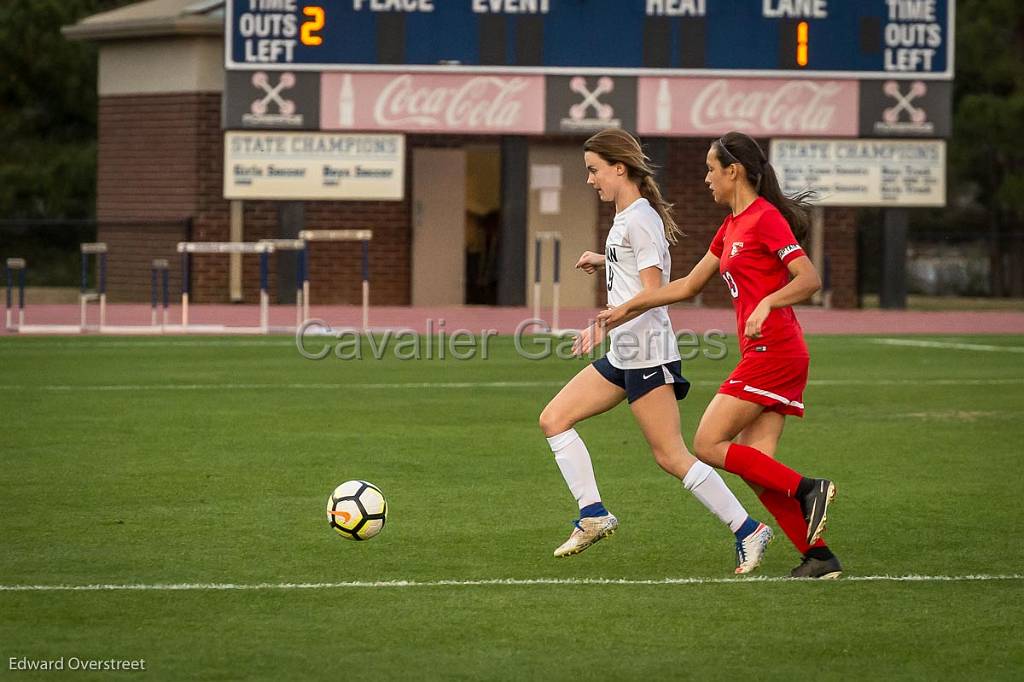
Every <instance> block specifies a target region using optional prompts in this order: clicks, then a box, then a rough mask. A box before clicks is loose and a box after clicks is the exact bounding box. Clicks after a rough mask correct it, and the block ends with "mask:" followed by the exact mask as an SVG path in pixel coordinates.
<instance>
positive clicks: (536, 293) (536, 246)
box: [533, 237, 541, 320]
mask: <svg viewBox="0 0 1024 682" xmlns="http://www.w3.org/2000/svg"><path fill="white" fill-rule="evenodd" d="M540 256H541V241H540V237H537V238H536V239H535V240H534V243H533V319H535V320H539V319H540Z"/></svg>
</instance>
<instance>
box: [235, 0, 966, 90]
mask: <svg viewBox="0 0 1024 682" xmlns="http://www.w3.org/2000/svg"><path fill="white" fill-rule="evenodd" d="M225 13H226V18H225V66H226V67H227V68H228V69H229V70H255V69H260V70H268V69H269V70H285V69H287V70H292V71H331V70H341V69H344V70H349V71H361V70H365V71H371V70H376V71H381V70H384V71H387V70H390V71H397V70H401V71H407V72H408V71H445V72H449V73H452V72H455V73H457V72H474V71H476V72H488V71H489V72H493V71H495V70H500V71H503V72H504V71H512V72H516V71H518V72H524V73H545V74H588V73H592V74H597V73H600V74H605V75H641V76H642V75H724V76H737V77H740V76H762V77H764V76H767V77H786V78H792V77H800V76H801V74H806V75H807V77H813V78H880V77H884V78H895V79H915V80H922V79H924V80H929V79H931V80H950V79H952V78H953V26H954V13H955V0H226V7H225Z"/></svg>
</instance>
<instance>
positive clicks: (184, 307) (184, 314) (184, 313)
mask: <svg viewBox="0 0 1024 682" xmlns="http://www.w3.org/2000/svg"><path fill="white" fill-rule="evenodd" d="M181 330H182V331H186V330H188V294H186V293H182V294H181Z"/></svg>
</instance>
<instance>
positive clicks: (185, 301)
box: [181, 251, 189, 332]
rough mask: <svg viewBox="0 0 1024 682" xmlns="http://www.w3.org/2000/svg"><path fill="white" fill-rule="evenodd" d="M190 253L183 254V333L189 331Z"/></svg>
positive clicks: (183, 252)
mask: <svg viewBox="0 0 1024 682" xmlns="http://www.w3.org/2000/svg"><path fill="white" fill-rule="evenodd" d="M188 261H189V257H188V251H182V252H181V331H183V332H184V331H186V330H187V329H188V290H189V283H188V279H189V278H188V265H189V263H188Z"/></svg>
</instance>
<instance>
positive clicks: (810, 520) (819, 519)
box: [800, 478, 836, 545]
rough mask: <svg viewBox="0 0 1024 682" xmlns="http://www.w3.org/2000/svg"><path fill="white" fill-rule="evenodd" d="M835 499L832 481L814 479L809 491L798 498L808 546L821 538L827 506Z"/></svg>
mask: <svg viewBox="0 0 1024 682" xmlns="http://www.w3.org/2000/svg"><path fill="white" fill-rule="evenodd" d="M835 497H836V487H835V485H834V484H833V483H832V481H830V480H828V479H826V478H817V479H814V486H813V487H812V488H811V491H810V492H809V493H807V494H806V495H804V496H803V497H802V498H800V508H801V509H802V510H803V512H804V520H805V521H807V544H808V545H813V544H814V543H815V542H817V541H818V540H819V539H820V538H821V534H822V533H824V532H825V523H826V521H827V520H828V519H827V514H826V512H827V511H828V505H829V503H831V502H832V500H834V499H835Z"/></svg>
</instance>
